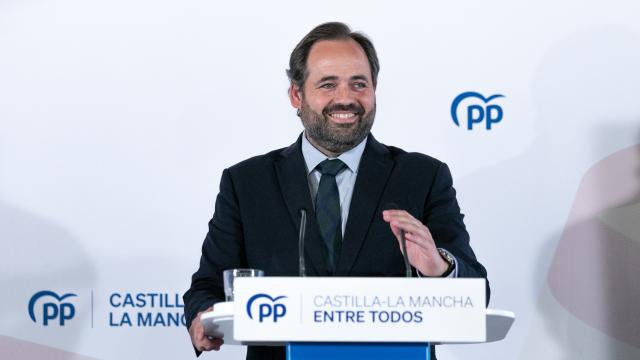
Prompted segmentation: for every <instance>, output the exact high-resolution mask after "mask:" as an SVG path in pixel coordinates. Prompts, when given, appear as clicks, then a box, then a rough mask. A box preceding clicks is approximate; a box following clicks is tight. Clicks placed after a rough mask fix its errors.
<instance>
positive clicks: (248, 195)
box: [184, 23, 489, 359]
mask: <svg viewBox="0 0 640 360" xmlns="http://www.w3.org/2000/svg"><path fill="white" fill-rule="evenodd" d="M289 66H290V68H289V70H287V75H288V77H289V80H290V82H291V83H290V87H289V99H290V101H291V105H292V106H293V107H294V108H295V109H297V114H298V116H299V117H300V119H301V120H302V125H303V126H304V132H303V133H302V134H301V135H300V137H299V138H298V140H297V141H296V142H295V143H294V144H292V145H291V146H289V147H287V148H284V149H279V150H275V151H272V152H270V153H267V154H265V155H261V156H257V157H254V158H251V159H248V160H245V161H243V162H241V163H239V164H236V165H234V166H232V167H230V168H228V169H225V170H224V172H223V174H222V180H221V182H220V193H219V194H218V197H217V199H216V205H215V212H214V215H213V218H212V219H211V221H210V222H209V232H208V233H207V236H206V238H205V240H204V244H203V246H202V257H201V260H200V267H199V269H198V271H197V272H196V273H195V274H194V275H193V277H192V283H191V288H190V289H189V291H187V293H186V294H185V296H184V300H185V314H186V318H187V328H188V329H189V334H190V336H191V341H192V343H193V346H194V347H195V349H196V351H197V353H200V352H201V351H207V350H217V349H219V348H220V346H221V345H222V343H223V341H222V339H208V338H207V337H206V336H204V332H203V328H202V324H201V322H200V317H199V315H200V314H201V313H202V312H203V311H207V310H210V309H212V305H213V304H215V303H217V302H221V301H224V290H223V283H222V271H223V270H226V269H232V268H247V267H248V268H256V269H261V270H264V272H265V275H266V276H296V275H297V274H298V253H297V251H296V250H297V242H298V228H297V227H298V224H299V222H300V218H299V211H300V209H306V210H307V212H308V213H309V214H310V215H309V220H308V224H307V240H306V248H305V254H304V256H305V258H307V259H308V269H307V273H308V275H310V276H404V275H405V267H404V261H403V256H402V253H401V245H400V239H401V232H404V233H405V237H406V240H407V248H406V251H407V255H408V258H409V262H410V264H411V266H412V272H413V276H423V277H427V276H428V277H480V278H485V279H486V276H487V274H486V271H485V269H484V267H483V266H482V265H481V264H480V263H479V262H478V261H477V260H476V257H475V255H474V253H473V250H472V249H471V247H470V245H469V234H468V233H467V231H466V229H465V226H464V223H463V221H462V219H463V215H462V214H461V213H460V208H459V206H458V203H457V201H456V197H455V190H454V189H453V186H452V179H451V174H450V172H449V169H448V167H447V166H446V164H444V163H442V162H441V161H438V160H436V159H434V158H432V157H429V156H427V155H423V154H418V153H407V152H405V151H403V150H400V149H398V148H395V147H392V146H386V145H383V144H381V143H379V142H378V141H377V140H376V139H375V138H374V137H373V135H371V133H370V130H371V127H372V126H373V122H374V118H375V113H376V97H375V89H376V85H377V77H378V72H379V69H380V66H379V62H378V58H377V54H376V51H375V48H374V47H373V44H372V43H371V41H370V40H369V39H368V38H366V37H365V36H364V35H362V34H359V33H354V32H352V31H351V30H350V29H349V27H348V26H346V25H345V24H342V23H326V24H322V25H320V26H318V27H316V28H315V29H313V30H312V31H311V32H310V33H309V34H307V35H306V36H305V37H304V38H303V39H302V40H301V41H300V43H299V44H298V45H297V46H296V47H295V49H294V50H293V52H292V53H291V58H290V61H289ZM389 121H391V120H389ZM390 204H394V206H393V207H396V208H399V209H402V210H390V209H389V208H390V207H391V206H390ZM488 297H489V286H488V282H487V301H488ZM284 358H285V353H284V349H283V348H281V347H259V346H250V347H249V349H248V351H247V359H284ZM433 358H434V359H435V354H434V355H433Z"/></svg>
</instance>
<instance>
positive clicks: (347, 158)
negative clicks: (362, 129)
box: [302, 133, 368, 175]
mask: <svg viewBox="0 0 640 360" xmlns="http://www.w3.org/2000/svg"><path fill="white" fill-rule="evenodd" d="M367 138H368V136H367V137H366V138H364V140H362V141H361V142H360V144H358V145H356V147H354V148H353V149H351V150H349V151H347V152H344V153H342V154H340V155H339V156H338V157H337V158H330V157H328V156H327V155H325V154H323V153H322V152H320V150H318V149H316V148H315V147H314V146H313V145H311V143H310V142H309V140H307V135H306V134H304V133H303V134H302V156H303V157H304V162H305V163H306V164H307V175H309V174H310V173H311V172H312V171H313V170H314V169H315V168H316V166H318V164H320V163H321V162H323V161H324V160H326V159H340V160H342V162H343V163H345V165H347V167H349V170H351V171H352V172H353V173H357V172H358V165H359V164H360V159H361V158H362V153H363V152H364V148H365V146H366V145H367Z"/></svg>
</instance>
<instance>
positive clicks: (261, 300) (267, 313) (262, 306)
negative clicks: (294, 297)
mask: <svg viewBox="0 0 640 360" xmlns="http://www.w3.org/2000/svg"><path fill="white" fill-rule="evenodd" d="M285 298H286V296H278V297H275V298H273V297H271V296H269V295H267V294H256V295H253V296H252V297H250V298H249V301H247V315H249V319H251V320H253V310H255V309H254V308H255V307H257V308H258V321H259V322H263V321H264V320H265V319H267V320H269V319H272V320H273V322H278V319H279V318H281V317H283V316H285V314H286V313H287V307H286V306H285V305H284V304H279V303H277V301H279V300H281V299H285ZM254 303H255V304H256V306H254Z"/></svg>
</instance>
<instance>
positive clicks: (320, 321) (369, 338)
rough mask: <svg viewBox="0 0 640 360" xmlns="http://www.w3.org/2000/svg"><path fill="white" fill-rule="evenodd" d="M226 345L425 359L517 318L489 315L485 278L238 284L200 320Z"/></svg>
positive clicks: (496, 335)
mask: <svg viewBox="0 0 640 360" xmlns="http://www.w3.org/2000/svg"><path fill="white" fill-rule="evenodd" d="M201 320H202V322H203V325H204V328H205V334H206V335H207V336H213V337H222V338H224V342H225V344H226V345H263V346H265V345H266V346H286V353H287V359H289V360H301V359H305V360H310V359H326V358H331V359H360V358H366V359H389V358H396V359H421V360H425V359H426V360H429V359H430V356H431V353H430V345H438V344H462V343H485V342H494V341H499V340H502V339H504V338H505V337H506V335H507V333H508V331H509V329H510V327H511V325H512V324H513V321H514V320H515V316H514V314H513V313H512V312H509V311H504V310H495V309H486V307H485V281H484V279H432V278H412V279H407V278H353V277H349V278H338V277H331V278H310V277H306V278H301V277H264V278H238V279H236V283H235V302H223V303H217V304H215V305H214V310H213V311H211V312H208V313H203V314H202V316H201Z"/></svg>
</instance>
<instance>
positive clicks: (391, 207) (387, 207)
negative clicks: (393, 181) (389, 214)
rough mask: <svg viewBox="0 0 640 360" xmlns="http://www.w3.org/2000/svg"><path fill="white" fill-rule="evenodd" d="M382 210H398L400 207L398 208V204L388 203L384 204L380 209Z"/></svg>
mask: <svg viewBox="0 0 640 360" xmlns="http://www.w3.org/2000/svg"><path fill="white" fill-rule="evenodd" d="M382 210H400V206H398V204H396V203H394V202H388V203H386V204H384V207H383V208H382Z"/></svg>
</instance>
